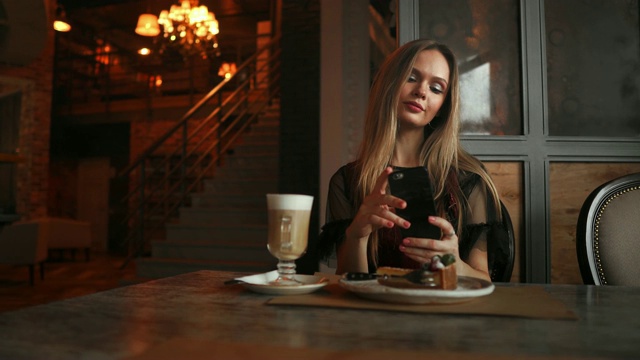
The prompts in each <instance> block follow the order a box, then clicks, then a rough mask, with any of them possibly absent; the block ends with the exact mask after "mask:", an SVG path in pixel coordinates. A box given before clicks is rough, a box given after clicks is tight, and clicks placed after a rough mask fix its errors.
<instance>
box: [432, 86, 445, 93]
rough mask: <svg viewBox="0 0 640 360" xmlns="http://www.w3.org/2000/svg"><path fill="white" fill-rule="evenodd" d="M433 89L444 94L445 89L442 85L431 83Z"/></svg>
mask: <svg viewBox="0 0 640 360" xmlns="http://www.w3.org/2000/svg"><path fill="white" fill-rule="evenodd" d="M431 91H433V92H434V93H436V94H442V93H443V92H444V90H443V89H442V86H440V85H431Z"/></svg>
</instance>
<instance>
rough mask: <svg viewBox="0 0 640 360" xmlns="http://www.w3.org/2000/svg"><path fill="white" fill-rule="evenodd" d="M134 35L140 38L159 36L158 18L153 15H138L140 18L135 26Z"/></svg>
mask: <svg viewBox="0 0 640 360" xmlns="http://www.w3.org/2000/svg"><path fill="white" fill-rule="evenodd" d="M136 34H138V35H142V36H157V35H158V34H160V26H158V17H157V16H155V15H153V14H142V15H140V17H138V25H137V26H136Z"/></svg>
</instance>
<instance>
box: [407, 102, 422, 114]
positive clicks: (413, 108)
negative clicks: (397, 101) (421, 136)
mask: <svg viewBox="0 0 640 360" xmlns="http://www.w3.org/2000/svg"><path fill="white" fill-rule="evenodd" d="M404 104H405V105H406V106H407V107H408V108H409V110H410V111H413V112H423V111H424V108H423V107H422V105H420V104H418V103H417V102H413V101H407V102H405V103H404Z"/></svg>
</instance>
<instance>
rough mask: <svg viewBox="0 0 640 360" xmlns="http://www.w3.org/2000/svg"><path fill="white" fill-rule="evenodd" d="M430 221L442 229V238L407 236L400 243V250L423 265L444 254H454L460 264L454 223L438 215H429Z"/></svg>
mask: <svg viewBox="0 0 640 360" xmlns="http://www.w3.org/2000/svg"><path fill="white" fill-rule="evenodd" d="M429 223H431V224H433V225H435V226H437V227H439V228H440V230H442V237H441V238H440V239H423V238H405V239H403V240H402V245H400V251H402V252H403V253H404V254H405V255H407V256H408V257H410V258H411V259H413V260H415V261H417V262H418V263H420V264H421V265H422V264H424V263H426V262H429V261H430V260H431V258H432V257H433V256H434V255H440V256H442V255H444V254H453V255H454V256H455V257H456V263H458V264H459V263H460V254H459V251H458V236H457V235H456V232H455V229H454V228H453V225H451V223H450V222H448V221H447V220H445V219H443V218H441V217H437V216H429Z"/></svg>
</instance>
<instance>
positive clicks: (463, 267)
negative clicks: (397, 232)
mask: <svg viewBox="0 0 640 360" xmlns="http://www.w3.org/2000/svg"><path fill="white" fill-rule="evenodd" d="M429 222H430V223H431V224H433V225H435V226H437V227H439V228H440V230H442V237H441V238H440V240H438V239H421V238H405V239H403V240H402V245H400V251H402V252H403V253H404V254H405V255H407V256H408V257H410V258H411V259H413V260H415V261H417V262H418V263H420V264H424V263H426V262H428V261H430V260H431V258H432V257H433V256H434V255H440V256H442V255H444V254H453V256H455V258H456V262H455V267H456V272H457V273H458V275H464V276H474V277H477V278H481V279H485V280H489V281H491V278H490V276H489V270H488V268H487V252H486V249H485V250H484V251H478V250H476V249H475V248H474V250H472V251H471V254H470V255H469V259H468V260H467V262H464V261H462V260H461V259H460V252H459V248H458V235H456V232H455V229H454V228H453V225H451V223H450V222H448V221H447V220H445V219H443V218H441V217H437V216H429Z"/></svg>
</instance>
